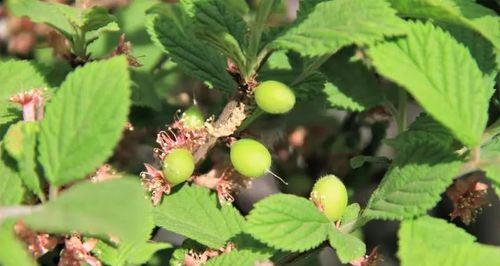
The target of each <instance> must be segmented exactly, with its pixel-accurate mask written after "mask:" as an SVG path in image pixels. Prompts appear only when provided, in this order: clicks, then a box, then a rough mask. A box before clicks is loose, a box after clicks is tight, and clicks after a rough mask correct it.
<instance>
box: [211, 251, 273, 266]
mask: <svg viewBox="0 0 500 266" xmlns="http://www.w3.org/2000/svg"><path fill="white" fill-rule="evenodd" d="M266 259H267V257H266V256H264V255H262V254H259V253H254V252H251V251H248V250H241V251H240V250H234V251H231V252H229V253H224V254H222V255H220V256H217V257H215V258H213V259H209V260H208V261H207V263H205V264H203V265H205V266H225V265H238V266H239V265H241V266H254V265H257V262H263V261H266Z"/></svg>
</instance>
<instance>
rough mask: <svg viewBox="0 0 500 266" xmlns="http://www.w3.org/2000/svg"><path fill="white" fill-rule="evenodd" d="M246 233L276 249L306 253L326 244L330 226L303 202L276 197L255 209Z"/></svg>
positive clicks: (323, 216)
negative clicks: (323, 243) (321, 244)
mask: <svg viewBox="0 0 500 266" xmlns="http://www.w3.org/2000/svg"><path fill="white" fill-rule="evenodd" d="M247 220H248V221H247V226H246V227H245V232H247V233H249V234H251V235H252V236H253V237H255V238H256V239H258V240H260V241H262V242H263V243H265V244H267V245H269V246H271V247H273V248H277V249H281V250H286V251H305V250H308V249H311V248H314V247H316V246H317V245H319V244H320V243H321V242H323V241H324V240H325V239H326V237H327V233H328V227H329V225H330V223H329V222H328V219H327V218H326V216H325V215H324V214H323V213H321V212H320V211H319V210H318V209H317V208H316V206H314V204H313V203H312V202H311V201H309V200H307V199H304V198H301V197H297V196H293V195H287V194H276V195H272V196H269V197H267V198H265V199H263V200H261V201H259V202H258V203H256V204H255V205H254V208H253V209H252V211H251V212H250V214H249V215H248V216H247Z"/></svg>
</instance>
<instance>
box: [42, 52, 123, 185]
mask: <svg viewBox="0 0 500 266" xmlns="http://www.w3.org/2000/svg"><path fill="white" fill-rule="evenodd" d="M127 66H128V65H127V61H126V60H125V58H124V57H115V58H113V59H109V60H105V61H99V62H93V63H89V64H86V65H85V66H84V67H82V68H78V69H77V70H75V71H74V72H73V73H71V74H70V75H68V77H67V78H66V80H65V81H64V83H63V84H62V85H61V88H60V89H59V91H58V92H57V94H56V95H55V97H54V99H53V100H52V102H51V103H50V104H49V106H47V112H46V115H45V118H44V120H43V121H42V122H41V132H40V145H39V153H40V163H41V164H42V166H43V168H44V171H45V174H46V176H47V177H48V179H49V180H50V182H51V183H52V184H54V185H64V184H67V183H69V182H71V181H74V180H77V179H82V178H84V177H85V175H86V174H88V173H90V172H92V171H93V170H95V169H96V168H97V167H99V166H100V165H101V164H102V163H104V162H105V161H106V159H107V158H108V157H109V156H110V155H111V153H112V151H113V148H114V147H115V145H116V144H117V143H118V141H119V140H120V136H121V133H122V131H123V127H124V125H125V122H126V121H127V115H128V111H129V110H128V109H129V105H130V99H129V97H130V80H129V75H128V71H127Z"/></svg>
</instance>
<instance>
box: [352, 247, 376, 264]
mask: <svg viewBox="0 0 500 266" xmlns="http://www.w3.org/2000/svg"><path fill="white" fill-rule="evenodd" d="M377 249H378V247H375V248H374V249H372V252H370V254H369V255H364V256H363V257H361V258H359V259H356V260H353V261H351V262H349V263H350V264H351V265H353V266H376V265H379V263H380V262H382V261H383V259H382V257H381V256H380V254H379V253H378V251H377Z"/></svg>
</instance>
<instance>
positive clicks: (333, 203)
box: [311, 175, 347, 222]
mask: <svg viewBox="0 0 500 266" xmlns="http://www.w3.org/2000/svg"><path fill="white" fill-rule="evenodd" d="M311 199H312V200H313V202H314V203H315V204H316V205H317V206H318V207H320V208H321V209H322V211H323V213H324V214H325V215H326V217H327V218H328V220H330V221H332V222H334V221H337V220H338V219H340V217H342V215H343V214H344V211H345V209H346V207H347V190H346V188H345V186H344V183H342V181H340V179H338V178H337V177H336V176H334V175H327V176H324V177H322V178H320V179H319V180H318V181H316V183H315V184H314V187H313V189H312V192H311Z"/></svg>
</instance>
